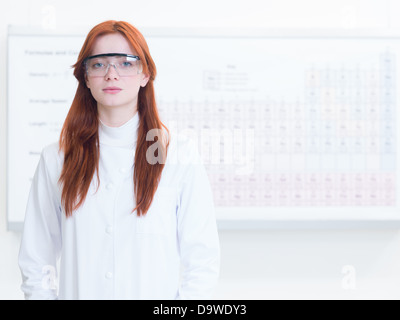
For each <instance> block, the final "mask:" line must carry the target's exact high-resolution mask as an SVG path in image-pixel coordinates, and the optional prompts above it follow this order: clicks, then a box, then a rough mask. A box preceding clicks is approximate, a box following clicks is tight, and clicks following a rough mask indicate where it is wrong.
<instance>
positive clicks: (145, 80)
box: [140, 73, 150, 87]
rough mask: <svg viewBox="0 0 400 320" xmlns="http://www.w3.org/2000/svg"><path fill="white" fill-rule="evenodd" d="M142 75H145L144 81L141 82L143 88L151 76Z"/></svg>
mask: <svg viewBox="0 0 400 320" xmlns="http://www.w3.org/2000/svg"><path fill="white" fill-rule="evenodd" d="M142 75H143V77H142V80H141V81H140V86H141V87H145V86H146V84H147V82H149V79H150V75H147V74H144V73H143V74H142Z"/></svg>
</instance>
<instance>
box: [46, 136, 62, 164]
mask: <svg viewBox="0 0 400 320" xmlns="http://www.w3.org/2000/svg"><path fill="white" fill-rule="evenodd" d="M41 158H42V159H43V161H44V162H45V164H46V166H47V167H49V169H59V168H60V167H62V164H63V162H64V153H63V152H62V150H60V145H59V142H58V141H57V142H52V143H50V144H47V145H46V146H45V147H44V148H43V149H42V153H41Z"/></svg>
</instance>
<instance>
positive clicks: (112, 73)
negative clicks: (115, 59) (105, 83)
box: [105, 63, 119, 80]
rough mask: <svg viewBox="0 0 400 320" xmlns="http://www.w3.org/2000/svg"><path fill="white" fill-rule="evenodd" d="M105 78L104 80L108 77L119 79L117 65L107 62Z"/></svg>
mask: <svg viewBox="0 0 400 320" xmlns="http://www.w3.org/2000/svg"><path fill="white" fill-rule="evenodd" d="M105 78H106V80H108V79H119V74H118V71H117V67H116V66H115V64H112V63H109V64H108V67H107V70H106V74H105Z"/></svg>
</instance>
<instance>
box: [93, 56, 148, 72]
mask: <svg viewBox="0 0 400 320" xmlns="http://www.w3.org/2000/svg"><path fill="white" fill-rule="evenodd" d="M85 65H86V72H87V74H88V76H90V77H104V76H105V75H106V74H107V73H108V71H109V69H110V67H114V68H115V70H116V71H117V73H118V75H119V76H120V77H124V76H134V75H137V74H139V73H141V72H142V64H141V63H140V58H139V57H138V56H133V55H129V54H123V53H107V54H99V55H95V56H91V57H88V58H86V59H85Z"/></svg>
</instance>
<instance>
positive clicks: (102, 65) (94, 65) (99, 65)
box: [92, 62, 104, 69]
mask: <svg viewBox="0 0 400 320" xmlns="http://www.w3.org/2000/svg"><path fill="white" fill-rule="evenodd" d="M103 67H104V64H103V63H101V62H96V63H93V64H92V68H93V69H100V68H103Z"/></svg>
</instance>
